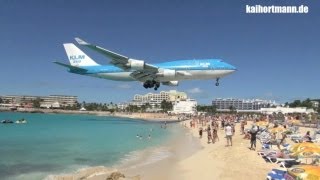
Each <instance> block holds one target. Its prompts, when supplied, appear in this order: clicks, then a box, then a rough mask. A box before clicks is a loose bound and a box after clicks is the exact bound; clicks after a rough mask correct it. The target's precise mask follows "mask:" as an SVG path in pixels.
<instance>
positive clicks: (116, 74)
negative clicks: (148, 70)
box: [88, 70, 235, 82]
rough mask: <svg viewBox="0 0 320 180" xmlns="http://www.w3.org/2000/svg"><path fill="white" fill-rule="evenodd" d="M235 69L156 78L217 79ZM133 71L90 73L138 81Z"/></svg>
mask: <svg viewBox="0 0 320 180" xmlns="http://www.w3.org/2000/svg"><path fill="white" fill-rule="evenodd" d="M234 71H235V70H185V71H184V72H186V73H185V74H176V75H175V76H174V77H156V78H155V80H156V81H159V82H167V81H181V80H192V79H216V78H222V77H224V76H226V75H229V74H231V73H233V72H234ZM131 73H132V72H130V71H127V72H111V73H96V74H88V75H90V76H93V77H98V78H103V79H109V80H114V81H136V80H135V79H134V78H133V77H131V76H130V74H131Z"/></svg>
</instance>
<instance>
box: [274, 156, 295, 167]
mask: <svg viewBox="0 0 320 180" xmlns="http://www.w3.org/2000/svg"><path fill="white" fill-rule="evenodd" d="M277 163H278V164H279V165H280V167H283V168H291V167H292V166H295V165H299V164H301V161H300V160H297V159H281V158H278V159H277Z"/></svg>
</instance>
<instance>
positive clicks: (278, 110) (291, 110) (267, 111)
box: [260, 107, 315, 114]
mask: <svg viewBox="0 0 320 180" xmlns="http://www.w3.org/2000/svg"><path fill="white" fill-rule="evenodd" d="M260 112H261V113H264V114H273V113H282V114H292V113H299V114H310V113H315V111H314V110H313V109H307V108H306V107H295V108H290V107H275V108H261V110H260Z"/></svg>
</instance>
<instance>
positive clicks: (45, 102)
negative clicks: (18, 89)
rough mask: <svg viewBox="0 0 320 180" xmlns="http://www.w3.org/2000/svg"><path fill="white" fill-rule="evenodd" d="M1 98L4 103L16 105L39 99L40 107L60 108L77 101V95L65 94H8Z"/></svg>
mask: <svg viewBox="0 0 320 180" xmlns="http://www.w3.org/2000/svg"><path fill="white" fill-rule="evenodd" d="M1 99H2V100H3V102H5V103H6V104H16V105H18V106H20V105H23V104H30V103H31V104H32V102H33V101H35V100H40V107H42V108H51V107H52V108H60V107H65V106H73V105H75V104H76V103H77V100H78V98H77V96H66V95H50V96H27V95H8V96H1Z"/></svg>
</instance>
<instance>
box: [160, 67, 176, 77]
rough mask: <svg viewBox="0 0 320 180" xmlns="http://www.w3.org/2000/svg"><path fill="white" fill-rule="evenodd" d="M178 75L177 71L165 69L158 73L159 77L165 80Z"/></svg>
mask: <svg viewBox="0 0 320 180" xmlns="http://www.w3.org/2000/svg"><path fill="white" fill-rule="evenodd" d="M176 74H177V73H176V70H171V69H163V70H162V71H160V73H157V76H159V77H165V78H174V77H176Z"/></svg>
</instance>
